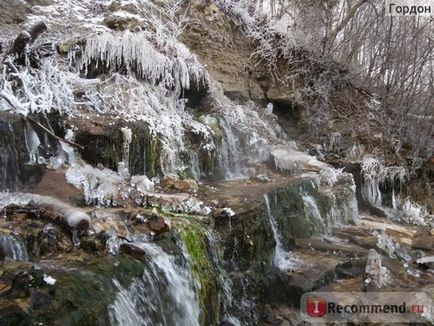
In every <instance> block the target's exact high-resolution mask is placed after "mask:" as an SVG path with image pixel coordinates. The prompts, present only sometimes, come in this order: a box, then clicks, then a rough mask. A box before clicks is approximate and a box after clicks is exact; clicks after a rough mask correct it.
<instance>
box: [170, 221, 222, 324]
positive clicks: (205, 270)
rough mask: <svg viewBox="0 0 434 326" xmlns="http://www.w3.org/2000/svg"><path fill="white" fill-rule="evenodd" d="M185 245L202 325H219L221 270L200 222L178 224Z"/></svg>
mask: <svg viewBox="0 0 434 326" xmlns="http://www.w3.org/2000/svg"><path fill="white" fill-rule="evenodd" d="M177 229H178V231H179V234H180V237H181V240H182V243H183V245H184V246H185V248H186V250H187V253H188V259H189V264H190V268H191V270H192V273H193V276H194V278H195V279H196V281H197V283H198V288H199V305H200V308H201V315H200V323H201V325H217V324H218V322H219V318H220V312H219V309H220V283H219V270H218V269H217V266H215V265H214V263H213V260H212V257H211V252H210V251H211V250H215V248H210V243H209V241H208V238H207V234H206V232H207V230H206V229H205V228H204V227H203V226H201V225H200V224H199V223H198V222H194V221H191V222H190V223H188V224H178V226H177Z"/></svg>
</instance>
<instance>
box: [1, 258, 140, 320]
mask: <svg viewBox="0 0 434 326" xmlns="http://www.w3.org/2000/svg"><path fill="white" fill-rule="evenodd" d="M0 269H2V270H3V274H2V276H1V277H0V281H2V282H6V283H11V284H12V291H11V292H10V293H9V294H8V295H6V296H5V297H4V299H7V300H9V301H10V302H16V303H18V302H20V303H21V304H16V305H15V306H11V307H10V309H1V310H0V324H2V325H29V324H38V323H43V324H44V325H108V324H109V323H110V322H109V317H108V307H109V305H110V304H112V303H113V301H114V299H115V296H116V293H117V291H118V289H117V288H116V286H115V284H114V283H113V279H116V280H118V281H119V283H120V284H121V285H122V286H123V287H128V286H129V285H130V284H131V282H132V281H133V280H134V279H135V278H138V277H141V276H142V275H143V270H144V265H143V264H142V263H141V262H139V261H137V260H134V259H131V258H129V257H127V256H118V257H112V258H110V257H103V258H100V259H95V260H93V261H92V262H82V263H76V264H74V263H67V262H61V261H53V262H51V263H50V264H47V265H44V266H42V267H41V268H39V269H35V268H33V267H31V265H30V264H27V263H23V264H21V265H17V264H13V265H12V266H10V265H9V266H7V265H5V264H4V263H3V264H1V265H0ZM47 276H50V277H52V278H53V279H54V280H55V283H54V284H48V283H47V282H46V281H45V280H44V278H46V277H47ZM17 300H20V301H17ZM1 306H2V307H5V306H4V305H1Z"/></svg>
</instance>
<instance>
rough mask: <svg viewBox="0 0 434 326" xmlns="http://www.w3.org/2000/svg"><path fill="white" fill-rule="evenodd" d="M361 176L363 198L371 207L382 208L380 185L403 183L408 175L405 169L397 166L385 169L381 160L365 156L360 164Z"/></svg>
mask: <svg viewBox="0 0 434 326" xmlns="http://www.w3.org/2000/svg"><path fill="white" fill-rule="evenodd" d="M361 169H362V175H363V188H362V195H363V197H364V198H365V199H366V200H367V201H368V202H370V203H371V204H372V205H374V206H377V207H381V206H382V195H381V191H380V185H382V184H384V183H390V184H393V183H394V182H399V183H404V182H405V180H406V178H407V176H408V173H407V171H406V169H405V168H403V167H399V166H390V167H386V166H385V165H384V163H383V162H382V160H381V159H379V158H377V157H374V156H371V155H366V156H365V157H364V158H363V160H362V164H361Z"/></svg>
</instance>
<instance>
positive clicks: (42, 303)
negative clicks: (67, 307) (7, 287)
mask: <svg viewBox="0 0 434 326" xmlns="http://www.w3.org/2000/svg"><path fill="white" fill-rule="evenodd" d="M30 301H31V307H32V309H33V310H47V309H49V306H50V304H51V302H52V301H53V297H52V296H51V295H48V294H46V293H43V292H40V291H32V294H31V297H30Z"/></svg>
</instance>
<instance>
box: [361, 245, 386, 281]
mask: <svg viewBox="0 0 434 326" xmlns="http://www.w3.org/2000/svg"><path fill="white" fill-rule="evenodd" d="M365 273H366V278H365V285H366V286H368V285H374V286H376V287H378V288H380V289H381V288H384V287H386V286H387V285H389V284H390V283H391V282H392V279H391V276H390V271H389V270H388V269H387V268H386V267H385V266H383V265H382V262H381V255H380V254H379V253H377V252H376V251H375V249H369V255H368V261H367V263H366V269H365Z"/></svg>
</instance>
